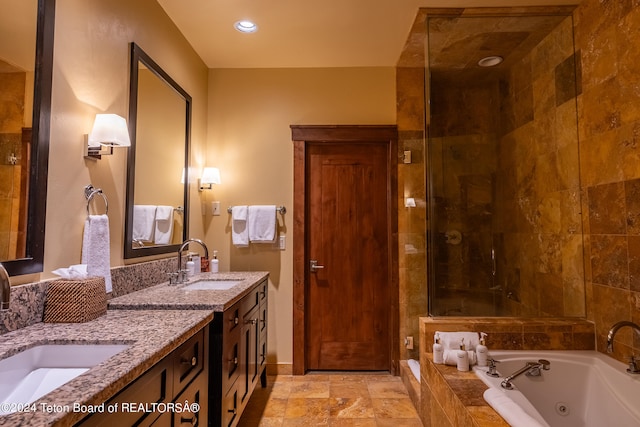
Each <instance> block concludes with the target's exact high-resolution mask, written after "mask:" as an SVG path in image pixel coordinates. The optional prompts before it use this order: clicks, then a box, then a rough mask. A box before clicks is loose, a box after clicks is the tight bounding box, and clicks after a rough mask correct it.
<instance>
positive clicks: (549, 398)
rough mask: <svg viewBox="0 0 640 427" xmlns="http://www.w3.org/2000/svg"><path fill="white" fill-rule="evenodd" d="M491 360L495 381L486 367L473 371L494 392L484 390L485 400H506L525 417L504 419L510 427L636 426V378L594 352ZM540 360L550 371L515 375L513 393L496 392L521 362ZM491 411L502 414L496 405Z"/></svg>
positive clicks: (639, 412)
mask: <svg viewBox="0 0 640 427" xmlns="http://www.w3.org/2000/svg"><path fill="white" fill-rule="evenodd" d="M490 356H491V357H492V358H493V359H495V360H497V361H499V362H500V363H498V364H497V368H498V373H499V374H500V377H499V378H492V377H490V376H488V375H487V374H486V372H487V371H488V368H485V367H482V368H481V367H477V366H476V367H474V368H473V370H474V371H475V372H476V375H477V376H478V377H479V378H480V379H481V380H482V381H484V383H485V384H486V385H487V386H489V387H490V389H493V390H491V391H488V393H489V396H493V397H496V396H499V399H504V396H507V397H509V399H510V401H508V402H507V403H508V405H507V406H513V408H515V409H516V410H522V411H524V412H525V413H526V414H527V415H528V417H527V416H526V415H522V416H520V417H518V416H515V417H512V418H511V420H513V419H515V420H518V422H512V421H511V420H510V419H508V418H506V417H505V419H507V421H508V422H509V423H510V424H511V425H514V426H515V425H518V424H520V425H528V426H530V425H541V426H550V427H592V426H593V427H596V426H597V427H601V426H609V427H623V426H634V427H637V426H640V375H631V374H628V373H627V372H626V369H627V366H626V365H625V364H623V363H621V362H618V361H616V360H614V359H612V358H611V357H608V356H606V355H604V354H602V353H599V352H596V351H490ZM539 359H546V360H548V361H549V362H551V365H550V368H551V369H550V370H548V371H542V375H541V376H539V377H529V376H526V375H525V374H523V375H520V376H519V377H518V378H516V379H515V380H513V381H512V384H513V385H514V389H513V390H505V389H503V388H502V387H500V383H501V382H502V380H503V379H504V377H506V376H509V375H511V374H512V373H514V372H515V371H517V370H518V369H520V368H522V367H523V366H524V365H525V364H526V362H528V361H532V362H537V361H538V360H539ZM498 390H499V392H500V393H501V394H500V395H499V394H498V392H497V391H498ZM486 396H487V394H486V393H485V398H486ZM511 401H513V402H515V403H516V404H517V407H515V405H513V403H512V402H511ZM489 403H490V404H491V402H489ZM492 406H494V405H492ZM518 407H519V408H518ZM513 408H511V409H513ZM494 409H496V411H497V412H498V413H501V411H500V410H498V408H496V407H495V406H494ZM501 409H503V410H504V409H505V407H504V406H503V407H502V408H501ZM507 412H508V411H507ZM501 415H502V413H501ZM511 415H513V412H511ZM503 417H504V415H503ZM529 417H530V418H529ZM525 419H526V420H525ZM519 420H525V421H524V422H522V423H521V422H519Z"/></svg>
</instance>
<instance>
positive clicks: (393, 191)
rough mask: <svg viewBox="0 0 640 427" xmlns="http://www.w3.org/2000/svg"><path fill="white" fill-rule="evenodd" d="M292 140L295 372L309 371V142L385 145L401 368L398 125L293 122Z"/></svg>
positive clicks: (393, 361)
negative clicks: (303, 123) (376, 143)
mask: <svg viewBox="0 0 640 427" xmlns="http://www.w3.org/2000/svg"><path fill="white" fill-rule="evenodd" d="M290 127H291V139H292V140H293V235H294V237H295V238H294V239H293V367H292V371H293V374H294V375H304V374H305V373H306V371H307V357H306V336H307V324H308V322H309V321H311V319H308V318H307V315H306V313H307V303H308V299H307V296H308V288H307V280H306V278H307V275H308V268H307V267H308V266H307V265H306V262H305V260H306V259H307V258H308V256H307V252H308V245H307V233H308V231H307V226H308V223H307V195H306V188H307V180H306V177H307V164H306V148H307V145H308V144H311V143H314V144H316V143H323V142H327V143H329V142H330V143H335V142H344V143H352V144H353V143H359V142H381V143H386V144H387V165H388V170H389V176H388V178H387V209H388V210H389V212H388V218H389V223H388V226H387V238H388V239H387V241H388V242H389V250H388V254H389V255H388V261H387V262H388V271H389V277H388V281H389V286H390V290H389V294H390V302H389V305H390V307H389V310H390V315H389V334H390V339H389V347H390V348H389V356H390V357H389V360H390V366H389V369H390V372H391V373H392V374H393V375H397V374H398V372H399V360H398V359H399V357H400V347H399V345H400V338H399V333H400V330H399V316H400V308H399V294H398V293H399V285H398V159H399V154H398V129H397V126H395V125H291V126H290Z"/></svg>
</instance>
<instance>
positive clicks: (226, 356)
mask: <svg viewBox="0 0 640 427" xmlns="http://www.w3.org/2000/svg"><path fill="white" fill-rule="evenodd" d="M240 337H241V333H240V329H236V330H235V331H233V332H231V333H228V334H227V335H225V336H224V338H223V342H224V344H223V345H222V392H223V393H225V392H226V391H227V390H228V389H229V388H230V387H231V385H232V384H233V383H234V382H235V381H236V378H238V375H239V374H240V357H241V356H240Z"/></svg>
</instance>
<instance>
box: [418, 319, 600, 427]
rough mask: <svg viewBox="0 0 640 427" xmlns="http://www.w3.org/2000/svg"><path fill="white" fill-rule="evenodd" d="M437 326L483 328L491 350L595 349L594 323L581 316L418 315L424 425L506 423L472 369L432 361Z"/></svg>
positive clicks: (494, 426)
mask: <svg viewBox="0 0 640 427" xmlns="http://www.w3.org/2000/svg"><path fill="white" fill-rule="evenodd" d="M435 331H473V332H480V331H482V332H486V333H487V334H488V337H487V347H489V352H491V350H492V349H493V350H594V349H595V326H594V324H593V323H591V322H589V321H587V320H583V319H573V318H570V319H557V318H551V319H549V318H531V319H528V318H515V317H514V318H437V317H421V318H420V349H421V351H420V376H421V381H420V408H419V410H418V412H419V413H420V416H421V418H422V422H423V423H424V425H425V426H432V425H434V426H435V425H438V426H452V427H453V426H455V427H458V426H476V427H489V426H491V427H503V426H504V427H506V426H508V424H507V423H506V422H505V421H504V420H503V419H502V417H500V415H498V413H497V412H495V411H494V410H493V408H491V407H490V406H489V405H488V404H487V403H486V402H485V400H484V398H483V397H482V394H483V393H484V391H485V390H486V389H487V386H486V385H485V384H484V383H483V382H482V380H480V379H479V378H477V377H476V375H475V373H473V372H459V371H458V370H457V369H456V367H455V366H447V365H436V364H434V363H433V355H432V353H431V352H430V350H431V348H432V346H433V335H434V333H435Z"/></svg>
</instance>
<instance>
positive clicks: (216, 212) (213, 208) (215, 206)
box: [211, 201, 220, 216]
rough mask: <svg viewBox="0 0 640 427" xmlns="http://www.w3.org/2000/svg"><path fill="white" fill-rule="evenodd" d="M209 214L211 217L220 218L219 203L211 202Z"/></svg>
mask: <svg viewBox="0 0 640 427" xmlns="http://www.w3.org/2000/svg"><path fill="white" fill-rule="evenodd" d="M211 214H212V215H213V216H220V202H218V201H216V202H211Z"/></svg>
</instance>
